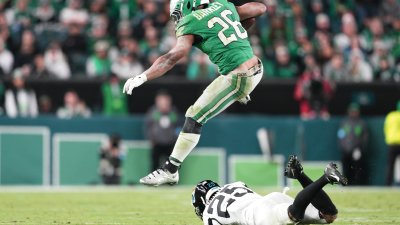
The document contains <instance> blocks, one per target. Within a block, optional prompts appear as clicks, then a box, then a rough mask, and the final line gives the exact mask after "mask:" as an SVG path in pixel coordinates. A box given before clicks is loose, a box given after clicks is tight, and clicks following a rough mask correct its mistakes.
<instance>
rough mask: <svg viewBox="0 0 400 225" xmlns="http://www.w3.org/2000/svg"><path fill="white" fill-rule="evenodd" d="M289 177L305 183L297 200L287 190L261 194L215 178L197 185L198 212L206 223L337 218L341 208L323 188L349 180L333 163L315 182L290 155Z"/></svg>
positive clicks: (254, 224) (279, 224)
mask: <svg viewBox="0 0 400 225" xmlns="http://www.w3.org/2000/svg"><path fill="white" fill-rule="evenodd" d="M285 176H286V177H288V178H292V179H297V180H298V181H299V182H300V183H301V185H302V186H303V188H304V189H303V190H302V191H300V192H299V193H298V194H297V196H296V197H295V198H294V199H293V198H292V197H290V196H288V195H286V194H285V193H279V192H273V193H270V194H268V195H266V196H261V195H259V194H257V193H255V192H254V191H253V190H251V189H250V188H248V187H247V186H246V185H245V184H244V183H242V182H235V183H231V184H227V185H225V186H223V187H220V186H219V185H218V184H217V183H215V182H213V181H211V180H205V181H202V182H200V183H199V184H197V186H196V187H195V189H194V191H193V193H192V204H193V207H194V209H195V213H196V215H197V216H198V217H199V218H200V219H201V220H202V221H203V223H204V225H231V224H237V225H285V224H326V223H332V222H333V221H335V219H336V218H337V213H338V211H337V209H336V206H335V205H334V204H333V202H332V200H331V199H330V198H329V196H328V194H327V193H326V192H324V191H323V189H322V188H323V187H324V186H325V185H327V184H329V183H331V184H338V183H340V184H342V185H347V179H346V178H345V177H343V176H342V174H341V173H340V172H339V171H338V170H337V167H336V165H335V164H333V163H330V164H328V165H327V167H326V168H325V171H324V174H323V175H322V176H321V177H320V178H319V179H318V180H316V181H314V182H313V181H312V180H311V179H310V178H309V177H308V176H307V175H306V174H305V173H304V171H303V167H302V165H301V164H300V162H299V161H298V160H297V157H296V156H290V159H289V162H288V165H287V167H286V169H285Z"/></svg>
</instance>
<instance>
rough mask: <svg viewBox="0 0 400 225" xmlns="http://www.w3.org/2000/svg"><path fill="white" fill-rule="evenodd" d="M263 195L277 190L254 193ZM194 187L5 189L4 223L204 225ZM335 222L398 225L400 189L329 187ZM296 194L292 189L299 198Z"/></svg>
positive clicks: (1, 199) (0, 207) (0, 214)
mask: <svg viewBox="0 0 400 225" xmlns="http://www.w3.org/2000/svg"><path fill="white" fill-rule="evenodd" d="M256 190H257V191H258V192H259V193H260V194H267V193H268V192H270V191H280V190H279V189H256ZM191 191H192V188H191V187H171V188H146V187H122V188H105V187H92V188H89V187H88V188H61V189H43V188H22V187H19V188H1V189H0V224H38V225H41V224H43V225H45V224H99V225H100V224H110V225H113V224H134V225H139V224H140V225H200V224H202V223H201V222H200V220H199V219H198V218H197V217H196V216H195V214H194V213H193V209H192V207H191V204H190V194H191ZM327 192H328V193H329V194H330V195H331V197H332V199H333V201H334V202H335V203H336V205H337V207H338V209H339V218H338V220H337V221H336V223H335V224H368V225H372V224H374V225H380V224H400V214H399V212H400V189H384V188H329V189H328V191H327ZM296 193H297V191H295V190H291V191H289V194H290V195H292V196H293V195H295V194H296Z"/></svg>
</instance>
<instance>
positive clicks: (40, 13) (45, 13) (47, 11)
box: [32, 0, 57, 23]
mask: <svg viewBox="0 0 400 225" xmlns="http://www.w3.org/2000/svg"><path fill="white" fill-rule="evenodd" d="M32 14H33V17H34V19H35V21H36V23H49V22H55V21H56V19H57V17H56V16H57V12H56V10H55V9H54V7H53V5H52V4H51V0H39V5H38V6H37V7H36V9H34V11H33V13H32Z"/></svg>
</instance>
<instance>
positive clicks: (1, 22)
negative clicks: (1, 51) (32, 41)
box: [0, 11, 14, 50]
mask: <svg viewBox="0 0 400 225" xmlns="http://www.w3.org/2000/svg"><path fill="white" fill-rule="evenodd" d="M0 39H1V40H3V42H4V43H6V45H7V46H8V48H12V47H14V46H13V45H12V40H11V38H10V30H9V28H8V23H7V19H6V16H5V15H4V13H2V11H0ZM10 50H11V49H10Z"/></svg>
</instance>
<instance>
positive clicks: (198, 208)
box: [192, 180, 220, 220]
mask: <svg viewBox="0 0 400 225" xmlns="http://www.w3.org/2000/svg"><path fill="white" fill-rule="evenodd" d="M219 190H220V186H219V185H218V184H217V183H215V182H214V181H212V180H203V181H201V182H199V183H198V184H197V185H196V187H195V188H194V190H193V192H192V205H193V207H194V212H195V213H196V215H197V216H198V217H199V218H200V219H201V220H202V219H203V211H204V209H205V208H206V204H207V201H208V200H209V198H210V197H211V196H212V194H214V193H215V192H217V191H219Z"/></svg>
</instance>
